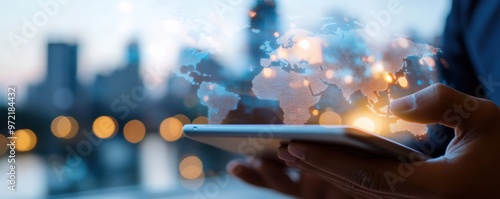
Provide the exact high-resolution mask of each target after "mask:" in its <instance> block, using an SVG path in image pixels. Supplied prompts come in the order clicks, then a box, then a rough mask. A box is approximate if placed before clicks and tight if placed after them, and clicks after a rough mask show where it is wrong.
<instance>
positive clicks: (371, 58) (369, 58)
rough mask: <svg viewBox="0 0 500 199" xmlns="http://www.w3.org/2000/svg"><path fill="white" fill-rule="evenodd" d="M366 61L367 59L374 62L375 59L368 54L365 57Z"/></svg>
mask: <svg viewBox="0 0 500 199" xmlns="http://www.w3.org/2000/svg"><path fill="white" fill-rule="evenodd" d="M366 61H367V62H370V63H372V62H374V61H375V58H374V57H373V56H368V57H367V58H366Z"/></svg>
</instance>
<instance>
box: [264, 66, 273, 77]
mask: <svg viewBox="0 0 500 199" xmlns="http://www.w3.org/2000/svg"><path fill="white" fill-rule="evenodd" d="M262 74H264V77H266V78H270V77H273V76H274V71H273V69H270V68H264V69H262Z"/></svg>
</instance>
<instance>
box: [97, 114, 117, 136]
mask: <svg viewBox="0 0 500 199" xmlns="http://www.w3.org/2000/svg"><path fill="white" fill-rule="evenodd" d="M92 131H94V134H95V136H97V137H98V138H101V139H107V138H111V137H112V136H113V135H115V134H116V132H117V131H118V122H117V121H116V120H115V118H113V117H110V116H100V117H98V118H97V119H95V120H94V123H93V124H92Z"/></svg>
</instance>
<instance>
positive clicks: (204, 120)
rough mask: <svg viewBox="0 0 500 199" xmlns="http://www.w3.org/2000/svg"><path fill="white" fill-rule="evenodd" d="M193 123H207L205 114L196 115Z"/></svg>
mask: <svg viewBox="0 0 500 199" xmlns="http://www.w3.org/2000/svg"><path fill="white" fill-rule="evenodd" d="M193 124H208V118H207V117H205V116H200V117H197V118H196V119H194V120H193Z"/></svg>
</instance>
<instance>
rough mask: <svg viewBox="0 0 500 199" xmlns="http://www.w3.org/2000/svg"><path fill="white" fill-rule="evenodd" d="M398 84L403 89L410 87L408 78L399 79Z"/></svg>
mask: <svg viewBox="0 0 500 199" xmlns="http://www.w3.org/2000/svg"><path fill="white" fill-rule="evenodd" d="M398 83H399V85H400V86H401V87H403V88H406V87H408V80H407V79H406V77H401V78H399V79H398Z"/></svg>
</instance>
